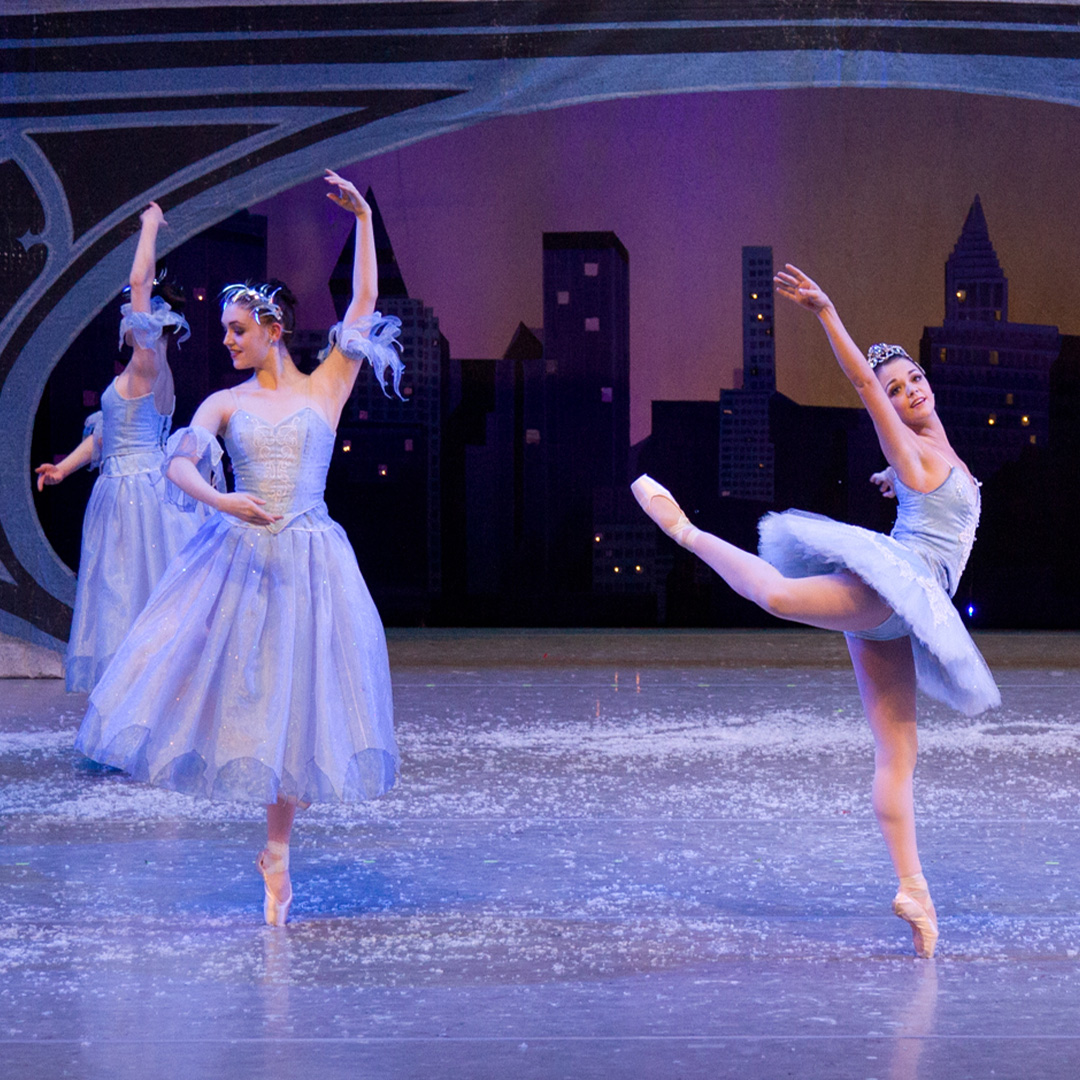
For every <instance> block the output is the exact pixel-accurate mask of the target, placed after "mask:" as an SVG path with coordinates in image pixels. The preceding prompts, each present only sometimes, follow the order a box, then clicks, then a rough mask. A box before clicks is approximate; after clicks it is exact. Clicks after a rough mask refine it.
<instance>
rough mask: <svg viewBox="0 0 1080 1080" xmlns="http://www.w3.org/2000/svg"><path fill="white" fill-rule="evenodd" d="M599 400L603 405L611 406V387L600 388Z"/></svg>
mask: <svg viewBox="0 0 1080 1080" xmlns="http://www.w3.org/2000/svg"><path fill="white" fill-rule="evenodd" d="M600 400H601V401H602V402H603V403H604V404H605V405H610V404H611V401H612V397H611V387H610V386H601V387H600Z"/></svg>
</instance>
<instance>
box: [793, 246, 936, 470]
mask: <svg viewBox="0 0 1080 1080" xmlns="http://www.w3.org/2000/svg"><path fill="white" fill-rule="evenodd" d="M773 281H774V283H775V285H776V291H777V292H778V293H779V294H780V295H781V296H783V297H785V298H786V299H788V300H790V301H792V302H793V303H795V304H798V305H799V307H802V308H805V309H806V310H807V311H811V312H813V313H814V314H815V315H816V316H817V317H818V321H819V322H820V323H821V326H822V329H823V330H824V331H825V336H826V337H827V338H828V339H829V345H830V346H832V351H833V355H834V356H835V357H836V361H837V363H838V364H839V365H840V370H841V371H843V373H844V374H845V375H846V376H847V377H848V379H849V381H850V382H851V385H852V386H853V387H855V392H856V393H857V394H858V395H859V398H860V399H861V400H862V403H863V405H864V406H866V411H867V412H868V413H869V414H870V419H871V420H872V421H873V423H874V430H875V431H876V432H877V437H878V442H879V443H880V444H881V451H882V453H883V454H884V455H885V459H886V460H887V461H888V463H889V464H890V465H892V466H893V467H894V468H895V469H896V470H897V472H899V473H900V475H901V477H902V478H903V477H905V476H907V477H908V478H909V479H915V478H916V475H917V474H919V475H921V473H922V471H923V459H922V453H921V449H922V448H921V447H920V446H919V440H918V436H917V435H916V434H915V433H914V432H913V431H912V430H911V429H910V428H908V427H907V426H906V425H905V424H904V422H903V421H902V420H901V419H900V417H899V416H898V415H897V414H896V410H895V409H894V408H893V407H892V405H891V404H890V403H889V399H888V396H887V395H886V393H885V390H884V388H883V387H882V385H881V383H880V382H879V381H878V378H877V376H876V375H875V374H874V369H873V368H872V367H871V366H870V364H869V362H868V361H867V359H866V357H865V356H863V354H862V350H861V349H860V348H859V347H858V346H857V345H856V344H855V342H854V341H853V340H852V338H851V335H850V334H849V333H848V332H847V328H846V327H845V326H844V324H843V322H841V320H840V316H839V315H838V314H837V312H836V307H835V306H834V305H833V302H832V301H831V300H830V299H829V297H828V296H827V295H826V294H825V291H824V290H823V289H822V288H821V286H820V285H818V284H817V282H815V281H813V280H812V279H811V278H809V277H807V276H806V274H804V273H803V272H802V271H801V270H800V269H799V268H798V267H797V266H792V265H791V263H787V264H786V265H785V267H784V269H783V270H781V271H780V272H779V273H778V274H777V275H776V276H775V277H774V278H773ZM916 482H918V481H916Z"/></svg>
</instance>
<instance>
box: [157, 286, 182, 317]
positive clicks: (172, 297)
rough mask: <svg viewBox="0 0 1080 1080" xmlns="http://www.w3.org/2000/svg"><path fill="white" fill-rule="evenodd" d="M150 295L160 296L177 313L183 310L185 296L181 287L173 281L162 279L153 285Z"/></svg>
mask: <svg viewBox="0 0 1080 1080" xmlns="http://www.w3.org/2000/svg"><path fill="white" fill-rule="evenodd" d="M151 295H152V296H160V297H161V299H162V300H164V301H165V303H166V304H168V305H169V307H171V308H172V309H173V311H175V312H176V313H177V314H178V315H179V314H180V313H182V312H183V310H184V305H185V304H186V303H187V297H186V296H185V295H184V290H183V288H182V287H181V286H180V285H178V284H177V283H176V282H175V281H162V282H161V283H160V284H158V285H155V286H154V291H153V293H152V294H151Z"/></svg>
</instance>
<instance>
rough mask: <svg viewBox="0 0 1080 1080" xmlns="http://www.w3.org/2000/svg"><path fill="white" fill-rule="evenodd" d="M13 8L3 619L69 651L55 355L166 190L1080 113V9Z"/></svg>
mask: <svg viewBox="0 0 1080 1080" xmlns="http://www.w3.org/2000/svg"><path fill="white" fill-rule="evenodd" d="M24 6H25V7H26V8H28V9H34V8H36V9H38V10H39V11H41V10H45V9H47V10H46V13H44V14H41V13H39V14H22V15H18V14H15V15H7V16H4V17H0V194H2V196H3V197H2V199H0V268H2V273H0V631H3V632H6V633H8V634H12V635H15V636H17V637H20V638H23V639H25V640H29V641H36V642H38V643H40V644H45V645H49V646H52V647H60V645H61V644H62V642H63V641H64V639H65V638H66V636H67V632H68V627H69V623H70V604H71V603H72V601H73V598H74V591H75V589H74V577H73V575H72V573H71V571H70V570H69V569H68V568H67V567H66V566H65V565H64V564H63V563H62V562H61V561H60V560H59V559H58V558H57V556H56V555H55V553H54V552H53V551H52V549H51V547H50V546H49V544H48V542H47V540H46V538H45V535H44V533H43V532H42V529H41V527H40V525H39V523H38V521H37V517H36V514H35V511H34V505H33V498H32V492H31V480H30V468H29V459H30V440H31V434H32V428H33V420H34V416H35V414H36V411H37V406H38V402H39V400H40V397H41V394H42V392H43V390H44V387H45V383H46V381H47V379H48V377H49V374H50V372H51V371H52V369H53V367H54V366H55V364H56V363H57V361H58V360H59V358H60V357H61V356H62V355H63V354H64V352H65V350H66V349H67V347H68V346H69V345H70V344H71V342H72V341H73V340H74V338H75V337H76V335H77V334H78V333H79V331H80V330H81V329H82V328H83V327H84V326H85V325H86V323H87V322H88V321H89V320H90V318H91V317H92V316H93V314H94V313H95V312H96V311H98V310H99V309H100V308H101V307H102V306H103V305H104V304H105V303H106V302H107V301H108V300H109V299H110V298H111V297H113V296H114V295H115V294H116V293H117V292H118V290H119V288H120V286H121V285H122V284H123V282H124V280H125V277H126V273H127V268H128V266H129V265H130V260H131V255H132V245H133V243H134V240H133V237H134V234H135V232H136V230H137V226H138V213H139V211H140V210H141V209H142V207H143V206H144V205H145V204H146V202H147V200H149V199H151V198H153V199H156V200H158V201H159V202H160V203H161V204H162V206H163V207H164V208H165V209H166V211H167V212H168V214H169V220H170V222H171V224H172V226H173V227H172V229H170V231H169V235H168V243H169V244H170V245H176V244H179V243H181V242H183V241H184V240H186V239H187V238H189V237H191V236H193V235H195V234H196V233H198V232H200V231H202V230H203V229H205V228H207V227H209V226H210V225H212V224H214V223H216V222H218V221H220V220H222V219H223V218H225V217H227V216H228V215H230V214H231V213H233V212H235V211H236V210H238V209H240V208H242V207H245V206H248V205H250V204H252V203H254V202H258V201H260V200H262V199H265V198H267V197H269V196H270V195H273V194H276V193H277V192H280V191H283V190H285V189H287V188H290V187H292V186H294V185H296V184H298V183H300V182H302V181H304V180H308V179H311V178H312V177H314V176H317V175H319V174H320V173H321V172H322V169H323V168H324V167H325V166H327V165H330V166H332V167H340V166H344V165H347V164H350V163H352V162H356V161H359V160H362V159H364V158H367V157H371V156H374V155H377V154H380V153H383V152H385V151H387V150H391V149H394V148H396V147H400V146H403V145H406V144H408V143H411V142H415V141H418V140H421V139H425V138H429V137H430V136H432V135H436V134H440V133H443V132H447V131H451V130H454V129H457V128H462V127H466V126H468V125H470V124H474V123H477V122H479V121H481V120H485V119H488V118H491V117H494V116H499V115H507V114H513V113H525V112H530V111H534V110H539V109H552V108H559V107H561V106H564V105H570V104H576V103H580V102H587V101H598V100H603V99H608V98H618V97H630V96H638V95H644V94H669V93H686V92H694V91H721V90H747V89H781V88H795V87H838V86H843V87H896V88H920V89H938V90H941V89H944V90H953V91H958V92H967V93H979V94H998V95H1009V96H1014V97H1025V98H1036V99H1041V100H1044V101H1052V102H1059V103H1064V104H1069V105H1076V104H1080V63H1078V57H1080V8H1078V7H1077V6H1076V5H1075V4H1071V3H1057V4H1054V3H1047V4H1039V3H1013V2H997V0H988V2H977V0H966V2H940V3H939V2H937V0H921V2H920V3H917V4H915V3H897V2H875V0H845V2H832V3H818V2H808V0H759V2H740V0H733V2H732V0H712V2H707V0H704V2H689V0H612V2H597V3H581V2H580V0H558V2H532V3H527V2H519V0H488V2H468V0H460V2H449V3H441V2H432V0H425V2H417V3H409V2H396V3H354V4H331V3H320V2H314V0H312V2H303V0H299V2H295V3H291V4H282V5H276V6H266V5H262V6H256V5H250V6H249V5H241V6H232V5H230V6H224V5H221V4H219V3H211V2H207V3H205V4H199V5H196V6H192V7H183V8H176V7H166V6H161V7H155V8H147V7H144V6H138V7H132V9H131V10H127V11H117V10H115V9H111V10H107V11H106V10H99V9H96V8H95V7H94V5H93V4H87V3H64V2H63V0H52V2H47V0H41V2H40V3H37V4H34V3H32V2H27V3H26V4H25V5H24Z"/></svg>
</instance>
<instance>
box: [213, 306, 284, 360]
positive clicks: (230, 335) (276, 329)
mask: <svg viewBox="0 0 1080 1080" xmlns="http://www.w3.org/2000/svg"><path fill="white" fill-rule="evenodd" d="M221 325H222V327H223V328H224V330H225V348H226V349H228V350H229V352H230V354H231V355H232V362H233V367H234V368H236V370H237V371H249V370H251V369H252V368H259V367H262V366H263V365H264V364H266V362H267V359H268V358H269V356H270V355H271V354H272V352H273V350H274V347H275V346H276V345H277V343H278V342H279V341H280V340H281V325H280V323H260V322H259V320H258V319H256V318H255V316H254V315H252V313H251V312H250V311H248V309H247V308H245V307H241V305H239V304H228V305H227V306H226V307H225V310H224V311H223V312H222V313H221Z"/></svg>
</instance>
